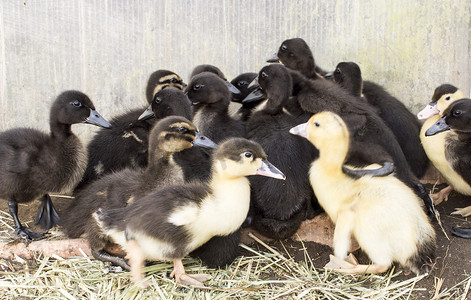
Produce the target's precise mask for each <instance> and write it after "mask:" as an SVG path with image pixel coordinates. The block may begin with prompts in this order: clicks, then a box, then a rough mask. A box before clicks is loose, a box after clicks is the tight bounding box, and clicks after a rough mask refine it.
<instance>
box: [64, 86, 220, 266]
mask: <svg viewBox="0 0 471 300" xmlns="http://www.w3.org/2000/svg"><path fill="white" fill-rule="evenodd" d="M162 92H163V91H162ZM159 93H161V92H159ZM193 145H197V146H205V147H215V146H216V145H215V144H214V143H212V141H210V140H209V139H208V138H206V137H204V136H202V135H200V134H199V133H198V131H197V129H196V127H195V126H194V125H193V124H192V123H191V122H190V121H188V120H187V119H185V118H184V117H180V116H169V117H166V118H164V119H162V120H160V121H159V122H158V123H157V124H156V125H155V127H154V128H153V129H152V131H151V133H150V136H149V151H148V153H149V158H148V159H149V162H148V165H147V167H146V168H138V169H131V168H126V169H123V170H121V171H120V172H115V173H111V174H108V175H106V176H103V177H101V178H100V179H98V180H97V181H95V182H93V183H92V184H90V185H88V186H87V187H86V188H85V189H83V190H82V191H80V193H78V194H77V196H76V199H75V201H74V202H73V203H72V204H71V205H70V207H69V208H67V210H66V212H67V216H66V218H64V229H65V232H66V233H67V235H68V236H69V237H71V238H78V237H80V236H81V235H83V234H84V233H86V235H87V237H88V240H89V243H90V247H91V248H92V254H93V256H94V257H95V258H97V259H100V260H103V261H110V262H112V263H114V264H118V265H120V266H122V267H124V268H128V266H127V264H126V262H125V261H124V260H123V259H122V258H119V257H115V256H112V255H110V254H108V253H107V252H106V251H105V250H104V248H105V246H106V244H107V243H108V242H109V237H108V236H107V235H103V233H102V232H101V230H100V229H99V228H98V227H97V226H98V225H97V224H96V222H95V219H93V218H92V214H93V213H94V212H96V211H97V210H98V209H99V208H119V207H125V206H127V205H129V204H131V203H133V202H134V201H135V200H137V199H139V198H142V197H144V196H145V195H147V194H149V193H151V192H152V191H155V190H158V189H161V188H163V187H165V186H168V185H173V184H183V182H184V178H183V171H182V168H181V167H180V166H179V165H178V164H176V163H175V161H174V160H173V154H174V153H177V152H179V151H182V150H185V149H189V148H192V147H193Z"/></svg>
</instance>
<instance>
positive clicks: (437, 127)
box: [425, 117, 451, 136]
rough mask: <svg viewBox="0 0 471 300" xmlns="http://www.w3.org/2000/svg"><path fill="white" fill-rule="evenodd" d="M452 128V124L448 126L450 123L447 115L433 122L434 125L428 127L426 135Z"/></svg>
mask: <svg viewBox="0 0 471 300" xmlns="http://www.w3.org/2000/svg"><path fill="white" fill-rule="evenodd" d="M450 129H451V128H450V126H448V124H447V123H446V122H445V117H441V118H440V119H438V120H437V122H435V124H433V125H432V126H430V127H429V129H427V131H426V132H425V136H431V135H435V134H437V133H440V132H443V131H447V130H450Z"/></svg>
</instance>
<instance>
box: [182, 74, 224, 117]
mask: <svg viewBox="0 0 471 300" xmlns="http://www.w3.org/2000/svg"><path fill="white" fill-rule="evenodd" d="M186 93H187V96H188V98H189V99H190V101H191V102H192V103H193V105H195V107H196V109H198V108H199V107H201V106H203V105H209V106H212V107H220V108H222V109H225V108H227V107H228V106H229V103H230V99H231V97H232V96H231V92H230V91H229V89H228V88H227V85H226V83H225V82H224V80H223V79H221V78H220V77H219V76H217V75H216V74H214V73H210V72H203V73H200V74H198V75H195V76H194V77H193V78H192V79H191V81H190V83H189V84H188V86H187V87H186Z"/></svg>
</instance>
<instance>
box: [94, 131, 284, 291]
mask: <svg viewBox="0 0 471 300" xmlns="http://www.w3.org/2000/svg"><path fill="white" fill-rule="evenodd" d="M257 174H258V175H264V176H272V177H275V178H279V179H284V175H283V174H282V173H281V172H280V171H279V170H278V169H276V168H275V167H274V166H273V165H271V164H270V163H269V162H268V161H267V160H266V155H265V153H264V152H263V149H262V147H260V145H258V144H257V143H255V142H253V141H249V140H246V139H243V138H232V139H229V140H226V141H225V142H224V143H222V144H221V145H220V146H219V147H218V148H217V149H216V151H215V153H214V161H213V167H212V176H211V179H210V181H209V182H208V183H201V182H192V183H187V184H185V185H176V186H171V187H167V188H164V189H162V190H159V191H157V192H155V193H152V194H150V195H148V196H146V197H144V198H142V199H139V200H137V201H135V202H134V203H132V204H131V205H129V206H127V207H125V208H121V209H114V210H99V211H98V212H97V213H96V214H95V218H96V219H97V221H98V223H99V224H100V226H101V228H102V229H103V232H105V234H108V235H110V236H111V237H112V238H113V240H114V241H116V242H117V243H119V244H120V245H121V246H122V247H123V248H124V249H126V251H127V253H128V254H127V257H128V258H129V262H130V266H131V276H132V279H133V281H134V282H140V284H141V285H145V284H144V283H143V279H144V277H143V267H144V262H145V260H146V259H149V260H169V261H173V263H174V270H173V272H172V273H171V276H175V279H176V281H177V282H179V283H183V284H188V285H196V286H202V285H203V282H204V281H205V280H207V279H209V278H210V276H209V277H208V275H204V274H197V275H188V274H186V273H185V270H184V267H183V264H182V261H181V259H182V258H183V257H185V256H186V255H187V254H188V253H189V252H190V251H192V250H193V249H195V248H197V247H198V246H199V245H202V244H203V243H205V242H206V241H208V240H209V239H210V238H211V237H213V236H218V235H227V234H230V233H232V232H234V231H236V230H237V229H238V228H239V227H240V225H241V224H242V222H243V221H244V220H245V217H246V216H247V212H248V210H249V202H250V184H249V180H248V179H247V178H246V177H245V176H248V175H257Z"/></svg>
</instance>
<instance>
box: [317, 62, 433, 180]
mask: <svg viewBox="0 0 471 300" xmlns="http://www.w3.org/2000/svg"><path fill="white" fill-rule="evenodd" d="M325 76H326V77H331V78H332V80H333V81H334V82H336V83H338V84H339V85H340V86H342V87H343V88H344V89H346V90H347V91H349V92H350V93H351V94H352V95H354V96H356V97H362V99H365V100H366V101H368V103H369V104H370V105H371V106H373V107H374V108H376V109H377V112H378V115H379V116H380V117H381V119H383V121H384V123H385V124H386V125H387V126H388V127H389V128H390V129H391V131H392V132H393V133H394V135H395V136H396V139H397V141H398V143H399V145H400V146H401V149H402V152H404V155H405V157H406V159H407V162H408V163H409V165H410V167H411V170H412V172H413V173H414V174H415V176H417V177H418V178H421V177H422V176H424V174H425V172H426V171H427V168H428V165H429V159H428V157H427V154H425V151H424V149H423V147H422V144H421V142H420V137H419V133H420V127H421V124H420V123H419V121H418V120H417V118H416V117H415V116H414V115H413V114H412V113H411V112H410V111H409V110H408V109H407V107H406V106H405V105H404V104H403V103H402V102H401V101H399V100H398V99H397V98H395V97H393V96H392V95H391V94H389V93H388V92H387V91H386V90H385V89H384V88H383V87H382V86H380V85H378V84H376V83H373V82H370V81H365V82H364V83H363V80H362V77H361V70H360V67H359V66H358V65H357V64H356V63H354V62H341V63H339V64H337V67H336V68H335V71H333V72H331V73H328V74H326V75H325ZM363 85H364V87H363ZM362 91H363V93H362Z"/></svg>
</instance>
